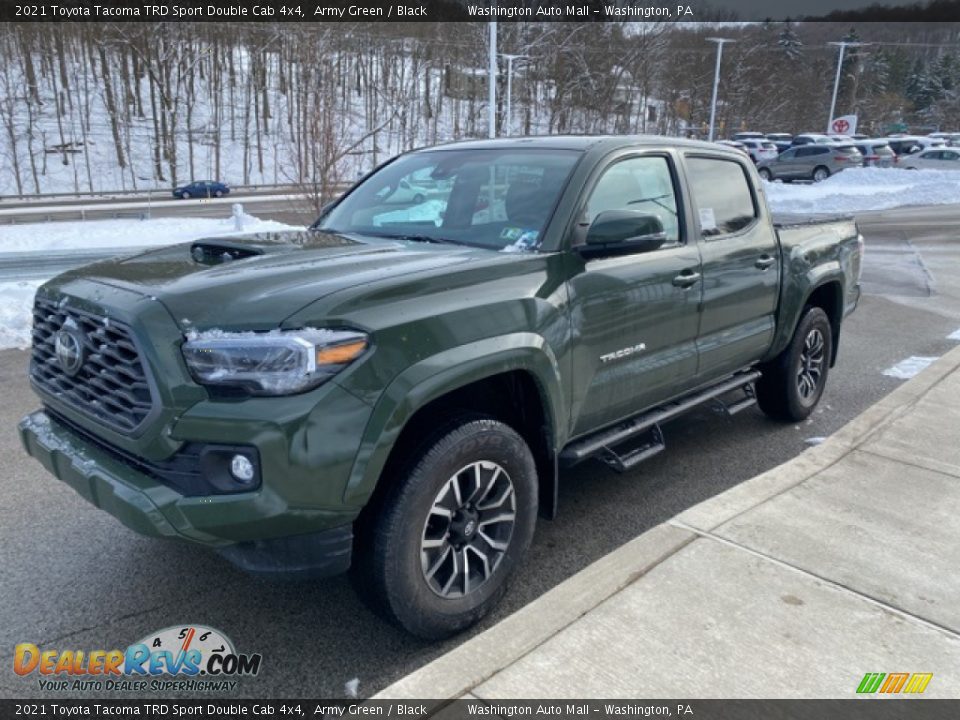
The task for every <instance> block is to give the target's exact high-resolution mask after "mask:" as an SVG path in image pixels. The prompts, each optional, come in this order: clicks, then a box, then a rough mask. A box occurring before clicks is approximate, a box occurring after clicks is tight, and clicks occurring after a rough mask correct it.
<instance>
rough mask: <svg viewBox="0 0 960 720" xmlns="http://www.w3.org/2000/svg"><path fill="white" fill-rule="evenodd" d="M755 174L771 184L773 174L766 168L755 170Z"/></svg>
mask: <svg viewBox="0 0 960 720" xmlns="http://www.w3.org/2000/svg"><path fill="white" fill-rule="evenodd" d="M757 172H758V173H759V174H760V177H762V178H763V179H764V180H766V181H767V182H771V181H772V180H773V173H772V172H770V171H769V170H768V169H767V168H765V167H764V168H760V169H759V170H757Z"/></svg>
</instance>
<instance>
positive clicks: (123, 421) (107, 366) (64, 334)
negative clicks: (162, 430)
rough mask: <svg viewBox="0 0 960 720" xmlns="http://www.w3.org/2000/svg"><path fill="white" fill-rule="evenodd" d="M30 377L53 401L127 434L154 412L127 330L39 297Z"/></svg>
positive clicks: (62, 303)
mask: <svg viewBox="0 0 960 720" xmlns="http://www.w3.org/2000/svg"><path fill="white" fill-rule="evenodd" d="M58 336H59V337H58ZM30 377H31V379H32V380H33V382H34V384H35V385H36V386H37V388H38V389H39V390H41V391H43V392H44V393H46V394H47V395H49V396H50V397H51V398H53V399H55V400H59V401H61V402H63V403H65V404H66V405H68V406H70V407H71V408H73V409H75V410H77V411H79V412H81V413H83V414H84V415H86V416H88V417H89V418H91V419H93V420H95V421H97V422H99V423H101V424H103V425H106V426H107V427H109V428H111V429H113V430H117V431H119V432H122V433H127V434H129V433H133V432H134V431H136V430H137V429H138V428H139V427H140V426H141V425H142V424H143V423H144V421H145V420H146V419H147V416H148V415H149V414H150V411H151V410H152V409H153V406H154V397H153V392H152V390H151V387H150V382H149V380H148V379H147V373H146V370H145V369H144V363H143V360H142V359H141V358H140V352H139V350H138V349H137V345H136V342H135V340H134V337H133V334H132V332H131V331H130V329H129V328H128V327H126V326H125V325H123V324H122V323H118V322H116V321H115V320H112V319H108V318H106V317H103V316H100V315H94V314H92V313H87V312H84V311H82V310H78V309H76V308H73V307H68V306H67V305H66V304H65V302H63V301H61V302H59V303H57V302H55V301H53V300H50V299H48V298H44V297H40V296H37V299H36V302H35V303H34V307H33V357H32V358H31V363H30Z"/></svg>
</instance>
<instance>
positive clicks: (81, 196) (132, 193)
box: [0, 183, 303, 202]
mask: <svg viewBox="0 0 960 720" xmlns="http://www.w3.org/2000/svg"><path fill="white" fill-rule="evenodd" d="M302 187H303V186H302V185H297V184H295V183H281V184H279V185H270V184H264V185H230V191H231V192H235V193H241V192H256V191H261V190H262V191H263V192H269V191H272V190H278V191H281V190H297V189H301V188H302ZM172 192H173V186H172V185H171V186H170V187H168V188H149V189H141V190H98V191H97V192H92V193H91V192H80V193H78V192H66V193H40V194H39V195H37V194H34V193H29V194H26V195H0V202H4V201H9V200H17V201H20V202H22V201H24V200H35V201H38V202H42V201H44V200H66V199H75V200H96V199H98V198H112V197H118V196H119V197H134V198H136V197H144V198H146V197H150V196H151V195H170V194H171V193H172Z"/></svg>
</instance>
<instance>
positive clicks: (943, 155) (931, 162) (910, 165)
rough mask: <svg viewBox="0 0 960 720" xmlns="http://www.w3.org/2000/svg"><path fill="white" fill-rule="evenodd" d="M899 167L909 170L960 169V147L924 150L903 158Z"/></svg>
mask: <svg viewBox="0 0 960 720" xmlns="http://www.w3.org/2000/svg"><path fill="white" fill-rule="evenodd" d="M899 167H902V168H906V169H907V170H927V169H929V170H960V149H957V150H955V149H954V148H934V149H933V150H923V151H921V152H918V153H914V154H913V155H908V156H906V157H904V158H901V160H900V165H899Z"/></svg>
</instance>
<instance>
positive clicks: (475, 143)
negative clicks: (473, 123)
mask: <svg viewBox="0 0 960 720" xmlns="http://www.w3.org/2000/svg"><path fill="white" fill-rule="evenodd" d="M664 145H667V146H670V147H683V148H689V149H691V150H711V151H717V152H721V153H730V154H733V155H735V156H736V155H738V153H739V151H737V150H733V149H731V148H729V147H725V146H723V145H717V144H716V143H711V142H705V141H703V140H687V139H685V138H676V137H666V136H663V135H533V136H530V137H508V138H493V139H489V140H461V141H458V142H451V143H446V144H443V145H434V146H431V147H424V148H420V149H419V150H417V151H415V152H431V151H435V150H492V149H499V148H507V147H516V148H538V149H555V150H579V151H586V150H592V149H595V148H605V149H609V150H616V149H618V148H621V147H636V146H654V147H662V146H664Z"/></svg>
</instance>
